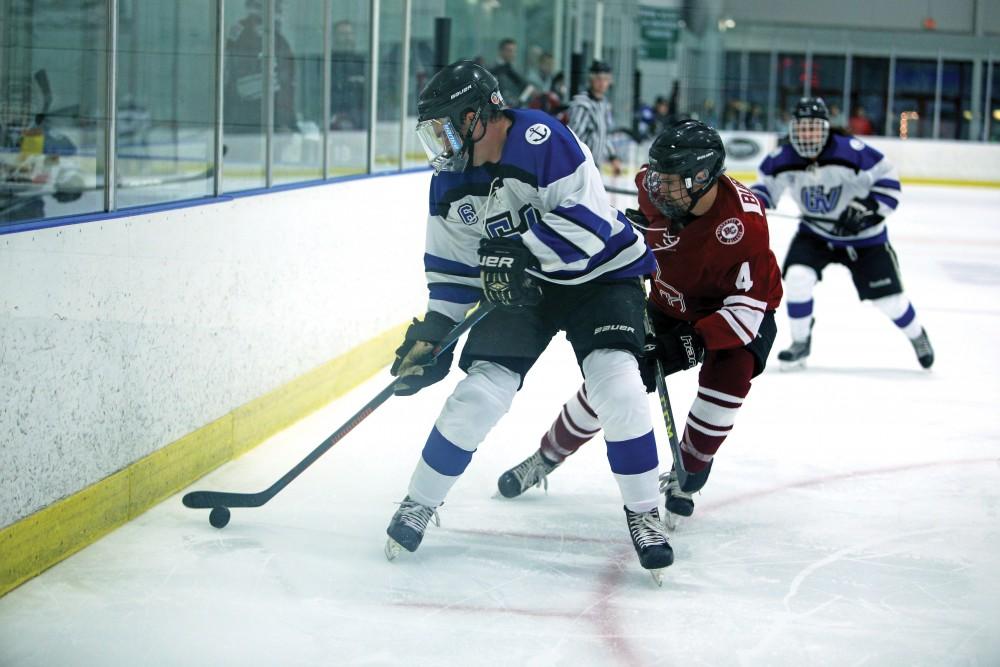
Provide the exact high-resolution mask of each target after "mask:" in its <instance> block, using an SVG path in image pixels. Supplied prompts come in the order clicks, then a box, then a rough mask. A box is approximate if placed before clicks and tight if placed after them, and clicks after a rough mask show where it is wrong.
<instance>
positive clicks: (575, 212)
mask: <svg viewBox="0 0 1000 667" xmlns="http://www.w3.org/2000/svg"><path fill="white" fill-rule="evenodd" d="M552 213H554V214H556V215H558V216H559V217H560V218H563V219H565V220H569V221H570V222H572V223H574V224H575V225H578V226H579V227H580V228H582V229H585V230H587V231H588V232H590V233H591V234H593V235H594V236H596V237H597V238H599V239H601V240H602V241H606V240H607V239H608V237H610V236H611V224H610V223H608V221H607V220H605V219H604V218H602V217H601V216H599V215H597V214H596V213H594V212H593V211H591V210H590V209H589V208H587V207H586V206H583V205H582V204H577V205H575V206H570V207H566V206H556V207H555V208H554V209H552ZM626 224H627V223H626Z"/></svg>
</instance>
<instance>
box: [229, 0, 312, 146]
mask: <svg viewBox="0 0 1000 667" xmlns="http://www.w3.org/2000/svg"><path fill="white" fill-rule="evenodd" d="M282 5H283V3H282V1H281V0H278V2H276V3H275V28H274V52H275V56H276V57H277V62H278V65H277V67H276V71H275V74H276V78H275V82H274V125H275V128H276V129H295V128H296V127H297V123H296V118H295V63H294V61H293V60H292V58H293V57H294V56H293V55H292V49H291V46H289V44H288V40H287V39H285V36H284V35H283V34H282V32H281V12H282V9H283V7H282ZM246 11H247V14H246V16H245V17H243V18H242V19H240V20H239V21H238V22H237V23H236V25H234V26H233V27H232V29H231V30H230V31H229V35H228V36H227V38H226V53H227V54H228V56H229V57H227V58H226V69H227V72H226V76H225V91H224V95H225V104H223V110H224V111H223V113H224V114H225V118H226V125H227V128H226V131H227V132H251V133H257V132H259V131H260V128H261V126H262V125H263V124H264V105H263V104H262V99H263V97H264V72H263V69H262V63H263V62H264V32H265V31H264V18H263V5H262V0H246Z"/></svg>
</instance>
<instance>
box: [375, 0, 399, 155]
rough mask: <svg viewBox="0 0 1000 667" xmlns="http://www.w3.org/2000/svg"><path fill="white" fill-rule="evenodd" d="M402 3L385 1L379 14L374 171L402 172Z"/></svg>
mask: <svg viewBox="0 0 1000 667" xmlns="http://www.w3.org/2000/svg"><path fill="white" fill-rule="evenodd" d="M402 41H403V2H402V0H383V1H382V2H381V3H380V12H379V58H378V107H377V108H376V120H377V122H378V130H377V131H376V133H375V165H374V170H375V171H395V170H396V169H399V87H400V81H401V79H402V75H403V56H402Z"/></svg>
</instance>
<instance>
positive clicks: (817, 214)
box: [750, 134, 899, 247]
mask: <svg viewBox="0 0 1000 667" xmlns="http://www.w3.org/2000/svg"><path fill="white" fill-rule="evenodd" d="M750 189H751V190H753V191H754V192H755V193H756V194H757V196H758V197H759V198H760V199H761V200H762V201H763V202H764V205H765V206H767V208H774V207H775V206H777V203H778V200H779V199H781V195H782V194H783V193H784V192H785V191H786V190H788V191H789V192H790V193H791V195H792V197H793V198H794V199H795V203H796V204H797V205H798V207H799V211H800V212H801V213H802V222H801V223H800V225H799V230H800V231H802V232H806V233H809V234H812V235H814V236H818V237H819V238H821V239H823V240H824V241H826V242H828V243H830V244H832V245H834V246H855V247H864V246H872V245H878V244H882V243H885V242H886V241H887V240H888V234H887V231H886V226H885V221H884V220H883V221H881V222H879V223H878V224H876V225H873V226H871V227H868V228H867V229H864V230H862V231H861V232H860V233H859V234H857V235H854V236H844V235H842V234H837V232H836V227H837V218H839V217H840V214H841V213H842V212H843V210H844V209H845V208H846V207H847V205H848V204H850V203H851V201H852V200H854V199H865V198H867V197H869V196H870V197H871V198H872V199H874V200H875V201H876V202H877V203H878V214H879V215H881V216H882V217H883V218H886V217H888V216H889V214H890V213H892V212H893V211H894V210H896V206H897V205H898V203H899V175H898V172H897V171H896V167H895V166H893V165H892V164H891V163H890V162H889V161H888V160H886V159H885V156H883V155H882V153H880V152H879V151H877V150H875V149H874V148H872V147H871V146H869V145H868V144H866V143H864V142H863V141H861V140H860V139H857V138H855V137H851V136H844V135H841V134H832V135H831V136H830V140H829V141H828V142H827V144H826V146H825V147H824V148H823V150H822V152H820V154H819V155H818V156H817V158H816V160H815V161H811V160H807V159H806V158H803V157H802V156H800V155H799V154H798V153H796V152H795V149H794V148H792V146H791V145H788V144H786V145H784V146H779V147H778V148H777V149H776V150H774V151H773V152H772V153H771V154H770V155H768V156H767V157H766V158H765V159H764V161H763V162H762V163H761V165H760V169H759V174H758V180H757V183H756V184H754V185H753V186H751V188H750Z"/></svg>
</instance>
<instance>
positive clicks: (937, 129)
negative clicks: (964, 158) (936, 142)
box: [931, 49, 961, 139]
mask: <svg viewBox="0 0 1000 667" xmlns="http://www.w3.org/2000/svg"><path fill="white" fill-rule="evenodd" d="M943 75H944V58H942V57H941V49H938V57H937V76H936V77H935V82H934V125H933V126H932V130H931V138H933V139H937V138H939V137H938V135H940V133H941V77H942V76H943ZM959 106H961V105H959ZM959 113H961V111H959Z"/></svg>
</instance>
